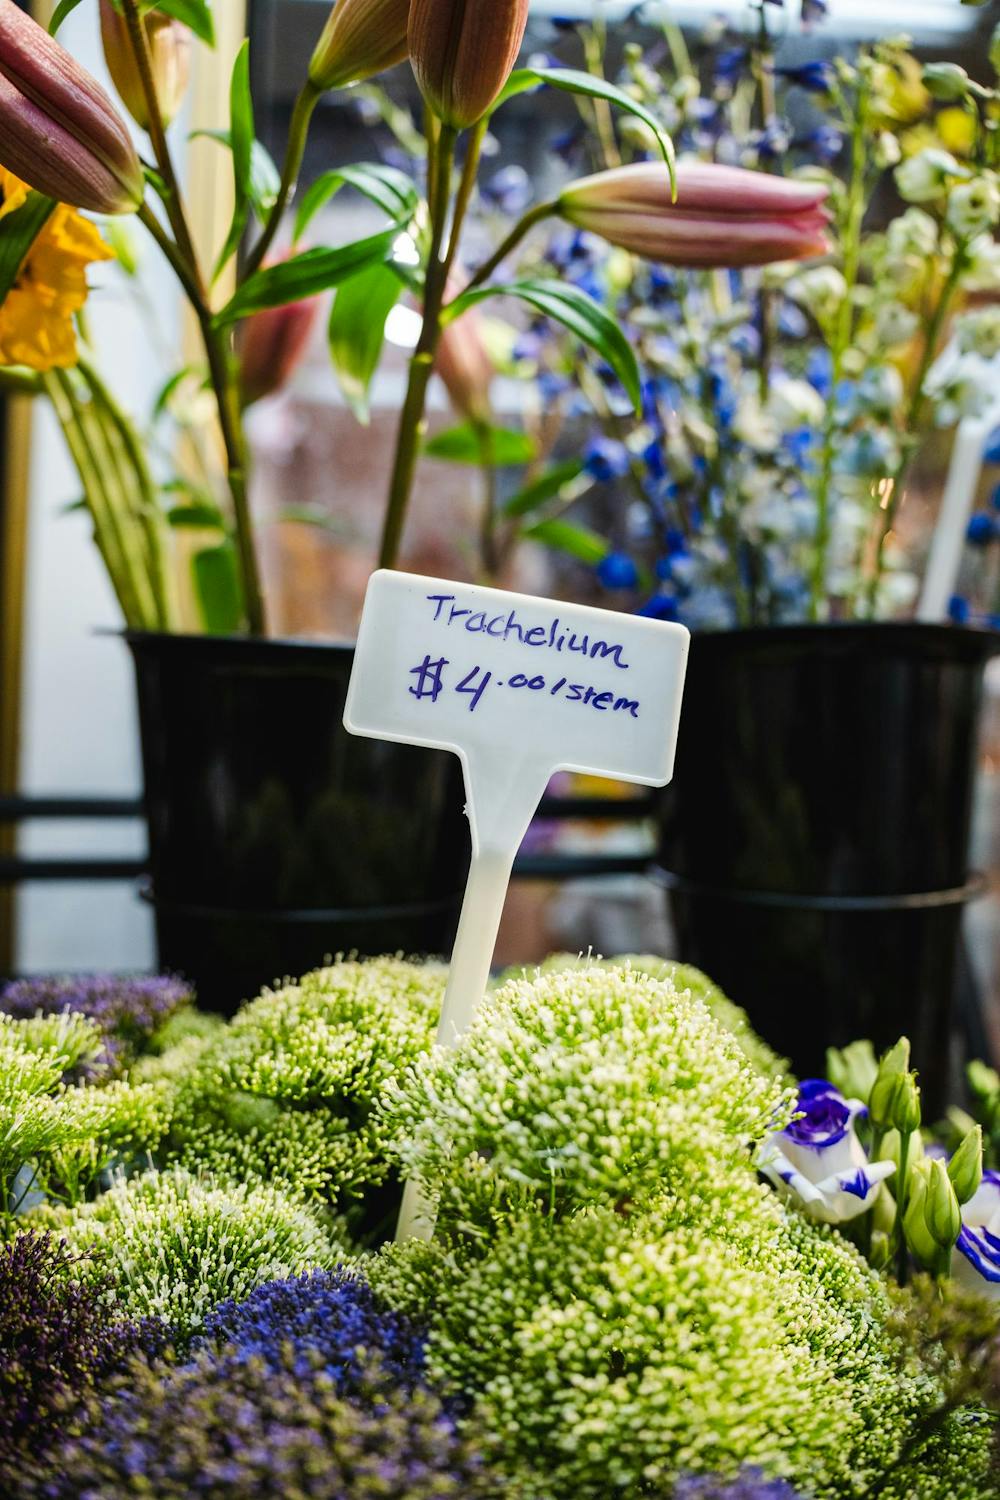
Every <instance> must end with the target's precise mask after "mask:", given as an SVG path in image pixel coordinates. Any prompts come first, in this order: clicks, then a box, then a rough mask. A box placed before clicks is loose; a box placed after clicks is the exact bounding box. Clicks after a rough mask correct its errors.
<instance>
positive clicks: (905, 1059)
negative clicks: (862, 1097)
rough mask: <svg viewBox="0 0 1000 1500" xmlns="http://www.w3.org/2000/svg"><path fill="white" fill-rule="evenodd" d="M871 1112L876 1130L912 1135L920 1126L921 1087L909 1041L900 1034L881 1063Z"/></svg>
mask: <svg viewBox="0 0 1000 1500" xmlns="http://www.w3.org/2000/svg"><path fill="white" fill-rule="evenodd" d="M868 1111H869V1114H870V1116H871V1121H872V1124H873V1125H874V1126H875V1128H876V1129H877V1130H898V1131H899V1132H900V1134H901V1135H909V1134H911V1133H912V1132H913V1131H914V1130H917V1129H918V1128H919V1126H920V1090H919V1088H918V1087H917V1080H916V1074H914V1073H911V1072H910V1043H909V1040H908V1038H907V1037H905V1036H904V1037H900V1039H899V1041H898V1042H897V1043H896V1045H895V1047H891V1048H890V1049H889V1051H888V1052H887V1053H886V1054H885V1056H884V1057H883V1058H882V1061H881V1062H880V1063H879V1066H878V1075H877V1077H876V1079H875V1082H874V1083H873V1084H872V1087H871V1093H870V1095H869V1098H868Z"/></svg>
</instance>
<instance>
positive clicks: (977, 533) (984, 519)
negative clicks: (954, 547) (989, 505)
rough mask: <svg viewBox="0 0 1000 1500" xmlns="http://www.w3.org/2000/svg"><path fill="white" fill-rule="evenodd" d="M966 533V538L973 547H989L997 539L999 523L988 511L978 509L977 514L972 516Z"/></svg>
mask: <svg viewBox="0 0 1000 1500" xmlns="http://www.w3.org/2000/svg"><path fill="white" fill-rule="evenodd" d="M965 535H966V540H967V541H968V542H969V543H970V544H971V545H972V546H973V547H988V546H989V545H990V543H991V542H995V541H996V540H997V535H998V531H997V523H996V521H995V519H994V518H993V516H991V515H988V514H987V512H986V511H982V510H980V511H977V512H976V513H975V515H973V516H970V518H969V525H968V529H967V531H966V534H965Z"/></svg>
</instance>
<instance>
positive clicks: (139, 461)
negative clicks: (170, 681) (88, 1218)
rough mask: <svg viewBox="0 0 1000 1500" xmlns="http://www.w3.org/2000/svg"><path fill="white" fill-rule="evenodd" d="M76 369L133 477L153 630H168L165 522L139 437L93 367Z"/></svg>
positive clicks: (173, 614) (170, 598)
mask: <svg viewBox="0 0 1000 1500" xmlns="http://www.w3.org/2000/svg"><path fill="white" fill-rule="evenodd" d="M79 369H80V373H81V375H82V376H83V378H84V380H85V381H86V382H87V385H88V386H89V388H90V393H91V397H92V399H93V400H94V401H95V403H96V404H97V405H98V406H99V407H100V409H101V411H102V412H103V414H104V417H105V420H106V421H107V422H108V423H109V424H110V425H111V427H112V428H113V429H114V431H115V433H116V434H117V437H118V440H119V442H120V443H121V446H122V449H123V451H124V454H125V458H126V461H127V463H128V465H129V472H130V474H131V475H132V476H133V477H134V480H135V484H136V487H137V493H136V506H135V508H136V511H137V513H138V518H139V523H140V525H141V526H142V528H143V532H144V534H145V538H146V551H147V554H148V557H149V576H150V582H151V584H152V588H153V592H154V595H155V598H156V612H157V628H158V629H160V630H172V629H174V628H175V626H176V621H177V616H178V606H177V598H176V589H175V581H174V576H173V570H172V568H171V565H170V556H169V548H168V545H167V534H166V522H165V521H164V518H163V515H162V513H161V511H160V507H159V504H158V501H157V495H156V485H155V483H154V481H153V476H152V474H151V473H150V469H149V464H148V463H147V462H146V455H145V453H144V451H143V447H142V444H141V442H140V441H139V435H138V433H137V432H136V430H135V428H134V426H133V425H132V423H131V422H130V421H129V419H128V417H127V416H126V415H125V413H124V412H123V411H122V409H121V407H120V406H119V405H118V402H117V401H116V400H115V398H114V396H113V395H112V394H111V392H110V390H109V389H108V387H107V386H106V385H105V383H104V381H103V380H102V378H101V376H100V375H99V374H98V372H97V370H96V369H95V368H94V366H93V365H91V364H90V362H89V361H88V360H84V359H81V360H80V361H79Z"/></svg>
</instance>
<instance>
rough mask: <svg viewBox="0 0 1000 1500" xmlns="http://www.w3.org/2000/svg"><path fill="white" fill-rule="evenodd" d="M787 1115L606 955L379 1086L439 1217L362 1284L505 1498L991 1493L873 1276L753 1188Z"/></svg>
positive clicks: (710, 1038) (647, 981)
mask: <svg viewBox="0 0 1000 1500" xmlns="http://www.w3.org/2000/svg"><path fill="white" fill-rule="evenodd" d="M650 967H651V968H652V967H654V965H653V964H652V963H650ZM677 977H678V978H680V979H682V980H683V982H685V983H687V984H689V985H691V986H692V987H694V986H698V987H702V988H705V989H708V991H709V997H710V998H712V999H713V1000H714V998H715V997H711V991H710V987H708V985H707V981H705V980H704V976H700V975H697V974H692V975H690V976H689V975H685V974H683V971H681V972H680V973H679V974H678V975H677ZM720 998H721V997H720ZM727 1005H728V1003H727V1002H724V1003H723V1006H722V1011H723V1014H724V1015H726V1014H729V1017H730V1019H731V1020H732V1019H734V1017H733V1015H732V1012H731V1011H727ZM739 1019H740V1018H739V1016H738V1014H737V1015H736V1017H735V1020H736V1021H737V1022H738V1021H739ZM743 1024H744V1025H745V1018H744V1021H743ZM743 1041H744V1043H745V1042H746V1041H747V1037H746V1036H745V1035H744V1037H743ZM763 1060H764V1063H765V1068H770V1070H771V1074H772V1075H773V1073H774V1072H775V1071H776V1066H775V1063H776V1060H775V1059H774V1058H773V1055H771V1056H769V1055H768V1054H766V1053H764V1054H763ZM789 1108H790V1104H789V1096H788V1094H787V1092H786V1091H785V1090H784V1089H783V1087H782V1085H781V1083H780V1081H779V1080H778V1079H777V1078H775V1077H774V1076H769V1075H768V1073H767V1071H765V1072H764V1073H761V1072H758V1071H756V1070H755V1069H754V1068H753V1067H751V1065H750V1063H749V1061H748V1057H747V1055H746V1054H745V1052H744V1051H743V1050H742V1047H741V1045H740V1043H739V1042H738V1041H737V1040H736V1038H735V1037H734V1036H733V1035H732V1034H730V1033H728V1032H727V1031H726V1030H725V1029H724V1028H723V1026H722V1025H720V1024H719V1023H718V1022H717V1021H716V1020H714V1019H713V1017H712V1016H711V1015H710V1014H709V1011H708V1008H707V1006H706V1004H704V1003H702V1002H701V1000H700V999H698V998H694V997H693V996H692V995H691V994H690V993H687V992H682V993H679V992H678V991H677V990H675V989H674V987H673V985H672V984H671V983H670V981H669V979H667V978H656V977H653V975H652V974H644V973H640V972H638V971H637V969H635V968H631V967H625V968H611V967H608V966H605V965H598V964H592V965H588V966H586V967H582V968H581V967H577V966H574V967H569V968H567V967H562V968H560V969H556V970H555V971H550V972H547V973H543V974H541V975H539V976H538V977H537V978H536V979H534V980H533V981H527V980H524V979H521V980H513V981H511V982H509V983H508V984H507V985H505V986H504V987H503V988H502V989H501V990H500V991H499V992H498V993H497V994H496V995H495V996H494V997H493V998H492V999H491V1000H490V1001H489V1002H488V1004H487V1006H486V1007H485V1008H484V1011H483V1012H482V1013H481V1016H480V1018H479V1020H478V1021H477V1023H476V1025H475V1026H474V1028H473V1030H472V1031H471V1032H470V1033H469V1035H468V1036H467V1037H465V1038H464V1039H463V1040H462V1041H461V1043H460V1044H459V1046H458V1047H457V1048H456V1049H455V1050H454V1051H453V1052H451V1053H447V1054H436V1055H435V1056H434V1057H432V1058H429V1059H423V1060H421V1061H418V1063H416V1064H415V1065H414V1066H413V1067H412V1068H410V1069H409V1070H408V1071H407V1073H406V1075H405V1077H404V1078H403V1079H402V1080H401V1081H400V1082H399V1083H396V1084H390V1086H389V1088H388V1090H387V1094H386V1104H385V1118H386V1122H387V1124H391V1125H392V1126H393V1127H394V1128H395V1130H396V1132H397V1150H398V1153H399V1156H400V1159H401V1161H402V1163H403V1164H404V1166H405V1168H406V1169H407V1170H408V1171H410V1172H412V1173H413V1174H414V1175H416V1176H417V1177H419V1178H420V1179H421V1180H422V1182H423V1183H424V1184H425V1186H426V1187H428V1188H429V1189H430V1190H436V1191H437V1192H438V1193H439V1213H438V1222H437V1232H436V1237H435V1241H434V1243H433V1244H431V1245H426V1244H423V1243H417V1242H409V1243H407V1244H406V1245H403V1246H392V1247H388V1248H387V1249H385V1250H384V1251H382V1252H380V1254H379V1256H378V1257H376V1258H375V1260H374V1261H373V1263H372V1266H371V1276H372V1280H373V1284H374V1285H375V1287H376V1289H377V1291H378V1292H379V1294H380V1295H381V1296H382V1297H383V1298H385V1299H386V1300H387V1301H388V1302H389V1303H390V1304H391V1305H393V1306H398V1307H400V1308H401V1309H405V1311H407V1312H408V1313H410V1314H412V1315H417V1316H420V1317H423V1318H425V1319H427V1320H428V1321H429V1324H430V1330H431V1331H430V1337H429V1343H428V1361H429V1368H430V1370H431V1373H432V1375H433V1376H434V1378H437V1379H440V1380H442V1381H443V1382H445V1383H446V1385H447V1386H450V1387H451V1388H452V1389H454V1390H456V1391H458V1392H462V1393H464V1394H466V1395H472V1396H474V1397H475V1408H474V1409H475V1414H476V1419H477V1421H478V1422H479V1423H481V1424H482V1427H483V1428H484V1429H485V1430H486V1431H487V1432H490V1433H492V1434H493V1435H494V1440H495V1444H496V1452H495V1453H494V1454H493V1455H492V1456H493V1458H494V1459H495V1461H496V1462H497V1463H498V1465H499V1467H501V1468H502V1469H503V1470H504V1471H505V1472H509V1473H510V1474H512V1475H513V1476H514V1484H513V1489H512V1494H514V1495H515V1496H518V1497H523V1500H527V1497H528V1496H530V1497H531V1500H608V1497H609V1495H613V1496H615V1497H622V1500H624V1497H629V1500H631V1497H637V1496H639V1495H653V1496H664V1497H665V1496H667V1495H669V1494H671V1493H672V1487H673V1483H674V1481H675V1479H676V1477H677V1476H678V1475H679V1474H680V1473H682V1472H685V1471H687V1472H693V1473H710V1472H716V1473H719V1474H722V1475H730V1474H733V1473H735V1472H736V1471H737V1469H738V1468H739V1467H740V1466H741V1465H744V1464H750V1465H754V1466H756V1467H758V1468H760V1469H761V1470H762V1471H763V1472H764V1473H765V1474H767V1475H768V1476H774V1477H785V1478H788V1479H789V1480H791V1481H792V1482H793V1483H794V1484H795V1485H796V1487H797V1488H800V1489H802V1490H804V1491H805V1492H807V1493H809V1494H810V1495H813V1496H815V1497H817V1500H826V1497H831V1500H832V1497H835V1496H843V1495H846V1494H857V1495H861V1494H865V1493H876V1492H877V1493H878V1494H880V1495H883V1496H886V1497H888V1496H892V1497H893V1500H903V1497H904V1496H908V1495H911V1494H920V1495H921V1496H922V1497H927V1500H930V1497H933V1500H947V1497H952V1496H957V1497H963V1500H971V1497H972V1496H973V1495H981V1494H986V1493H988V1490H987V1488H985V1487H984V1486H985V1485H986V1478H985V1476H986V1472H987V1468H988V1462H989V1453H988V1449H989V1438H990V1432H989V1429H988V1427H987V1426H986V1425H984V1424H983V1423H982V1422H981V1421H980V1420H979V1419H978V1418H976V1417H975V1416H974V1414H970V1413H968V1412H966V1411H962V1412H959V1413H955V1414H954V1415H952V1414H951V1413H950V1411H948V1410H946V1408H947V1394H946V1391H945V1389H944V1388H943V1386H942V1384H941V1382H940V1380H939V1379H938V1378H937V1376H936V1374H935V1373H934V1372H930V1371H927V1370H925V1369H924V1368H923V1366H922V1365H921V1363H920V1362H919V1360H917V1359H916V1358H914V1357H913V1355H912V1351H911V1350H910V1349H909V1348H908V1347H907V1345H906V1343H905V1341H903V1340H901V1339H900V1338H899V1337H898V1335H897V1333H896V1332H895V1330H894V1328H893V1326H892V1324H891V1321H890V1314H891V1311H892V1304H891V1298H890V1294H889V1292H888V1291H887V1289H886V1286H885V1284H884V1283H883V1282H882V1281H881V1280H880V1279H879V1278H878V1276H876V1275H875V1273H873V1272H872V1270H871V1269H870V1268H869V1267H868V1265H867V1264H866V1263H865V1261H864V1260H863V1259H862V1257H861V1256H860V1255H859V1254H858V1253H857V1252H856V1251H855V1249H854V1248H853V1247H852V1246H851V1245H849V1244H848V1243H847V1241H846V1240H844V1239H843V1238H842V1237H841V1236H840V1235H839V1234H838V1233H837V1232H835V1231H833V1230H830V1229H827V1228H824V1227H821V1226H818V1225H815V1224H813V1223H811V1222H810V1221H808V1220H806V1219H805V1218H802V1217H800V1216H798V1215H796V1214H795V1213H794V1212H793V1211H790V1210H788V1209H787V1208H786V1207H784V1206H783V1205H782V1204H781V1203H780V1201H779V1200H778V1199H777V1198H776V1197H775V1196H774V1195H773V1194H772V1193H771V1192H770V1191H769V1190H768V1189H766V1188H764V1187H762V1186H761V1185H760V1184H759V1183H758V1182H757V1179H756V1176H755V1173H754V1171H753V1167H752V1164H751V1160H752V1158H751V1153H750V1150H749V1149H748V1148H749V1147H750V1146H751V1145H752V1143H753V1142H754V1141H755V1140H757V1139H759V1138H760V1137H761V1136H763V1135H764V1134H766V1133H768V1132H769V1131H770V1130H772V1129H774V1128H775V1127H776V1125H777V1126H778V1128H780V1122H781V1120H782V1119H783V1118H787V1113H788V1110H789ZM932 1440H933V1441H934V1442H935V1445H936V1446H935V1450H934V1451H935V1459H934V1466H933V1469H932V1470H929V1471H928V1472H927V1473H926V1474H925V1473H924V1469H925V1468H926V1466H921V1465H920V1463H919V1459H918V1455H919V1453H920V1452H921V1451H922V1450H923V1448H924V1447H926V1444H927V1443H928V1442H929V1441H932ZM918 1472H919V1474H920V1479H919V1485H920V1486H921V1487H920V1488H914V1487H913V1486H914V1484H915V1482H916V1481H915V1480H914V1474H915V1473H918Z"/></svg>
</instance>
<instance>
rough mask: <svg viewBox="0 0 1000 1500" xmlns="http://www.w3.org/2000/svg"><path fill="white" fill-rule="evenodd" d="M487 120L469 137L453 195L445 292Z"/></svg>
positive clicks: (487, 123) (476, 172) (473, 188)
mask: <svg viewBox="0 0 1000 1500" xmlns="http://www.w3.org/2000/svg"><path fill="white" fill-rule="evenodd" d="M488 125H489V120H488V119H485V120H480V122H479V124H478V125H477V126H475V128H474V129H473V131H472V134H471V135H470V137H469V144H468V148H467V150H466V153H465V162H464V163H463V166H462V175H461V177H460V179H459V183H458V192H457V193H456V195H455V209H454V212H453V214H452V222H451V236H450V239H449V243H448V249H447V252H446V254H445V257H444V278H445V291H446V292H447V285H448V277H449V275H450V274H451V269H452V266H453V265H454V263H455V256H456V255H457V253H458V246H459V241H460V239H461V237H462V225H463V224H464V223H465V215H466V214H467V212H468V209H469V204H470V203H471V202H472V194H473V192H474V190H475V186H476V177H477V174H478V172H479V159H480V156H481V155H482V150H483V141H484V139H485V137H486V130H487V126H488Z"/></svg>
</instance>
